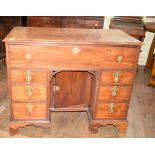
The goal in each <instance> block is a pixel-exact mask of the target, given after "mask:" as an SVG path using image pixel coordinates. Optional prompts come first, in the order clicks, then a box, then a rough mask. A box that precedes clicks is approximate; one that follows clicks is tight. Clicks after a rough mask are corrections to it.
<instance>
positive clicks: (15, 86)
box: [10, 46, 48, 121]
mask: <svg viewBox="0 0 155 155" xmlns="http://www.w3.org/2000/svg"><path fill="white" fill-rule="evenodd" d="M17 47H18V46H17ZM17 49H18V48H17ZM17 51H18V50H16V48H14V49H13V50H10V53H11V56H15V55H16V54H17V55H19V54H18V52H20V53H22V51H18V52H17ZM22 56H23V61H25V63H26V64H27V65H26V66H27V68H25V69H23V68H22V67H20V66H22V64H20V62H19V63H16V64H15V65H14V67H11V68H10V84H11V98H12V104H11V107H12V108H11V112H12V119H13V120H14V121H15V120H19V121H20V120H25V121H35V120H48V102H47V101H48V100H47V83H48V82H47V71H45V70H37V69H33V68H32V67H30V62H31V63H32V61H33V60H31V53H30V52H29V53H28V54H27V55H24V54H23V55H22ZM10 59H12V57H10Z"/></svg>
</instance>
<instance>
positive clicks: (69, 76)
mask: <svg viewBox="0 0 155 155" xmlns="http://www.w3.org/2000/svg"><path fill="white" fill-rule="evenodd" d="M55 80H56V83H55V90H54V91H55V100H54V108H84V107H88V104H89V100H90V92H91V80H92V75H91V74H90V73H88V72H75V71H62V72H59V73H57V74H56V76H55Z"/></svg>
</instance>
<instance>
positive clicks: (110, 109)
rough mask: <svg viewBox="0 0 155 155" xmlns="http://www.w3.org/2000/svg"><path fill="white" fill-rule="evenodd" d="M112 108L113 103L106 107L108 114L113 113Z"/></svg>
mask: <svg viewBox="0 0 155 155" xmlns="http://www.w3.org/2000/svg"><path fill="white" fill-rule="evenodd" d="M114 107H115V105H114V103H110V104H109V106H108V112H109V113H113V112H114Z"/></svg>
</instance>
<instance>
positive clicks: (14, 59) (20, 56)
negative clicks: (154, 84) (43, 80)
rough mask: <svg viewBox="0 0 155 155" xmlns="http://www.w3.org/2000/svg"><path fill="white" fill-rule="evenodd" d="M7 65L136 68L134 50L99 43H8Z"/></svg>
mask: <svg viewBox="0 0 155 155" xmlns="http://www.w3.org/2000/svg"><path fill="white" fill-rule="evenodd" d="M9 48H10V67H15V68H22V69H25V68H26V69H29V68H40V69H41V68H42V69H43V68H51V67H53V68H61V67H63V68H64V69H65V68H67V69H72V68H75V69H76V68H77V69H79V68H81V69H85V70H86V69H104V68H106V69H108V68H110V69H135V67H136V65H137V56H138V55H137V49H136V48H126V47H105V46H101V45H78V46H75V45H53V46H30V45H29V46H26V45H25V46H24V45H10V46H9Z"/></svg>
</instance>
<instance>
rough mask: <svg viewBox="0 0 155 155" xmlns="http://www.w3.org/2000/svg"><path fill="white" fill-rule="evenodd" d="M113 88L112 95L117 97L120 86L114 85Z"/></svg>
mask: <svg viewBox="0 0 155 155" xmlns="http://www.w3.org/2000/svg"><path fill="white" fill-rule="evenodd" d="M111 90H112V93H111V95H112V97H115V96H116V95H117V93H118V91H119V89H118V87H117V86H114V87H113V88H112V89H111Z"/></svg>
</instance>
